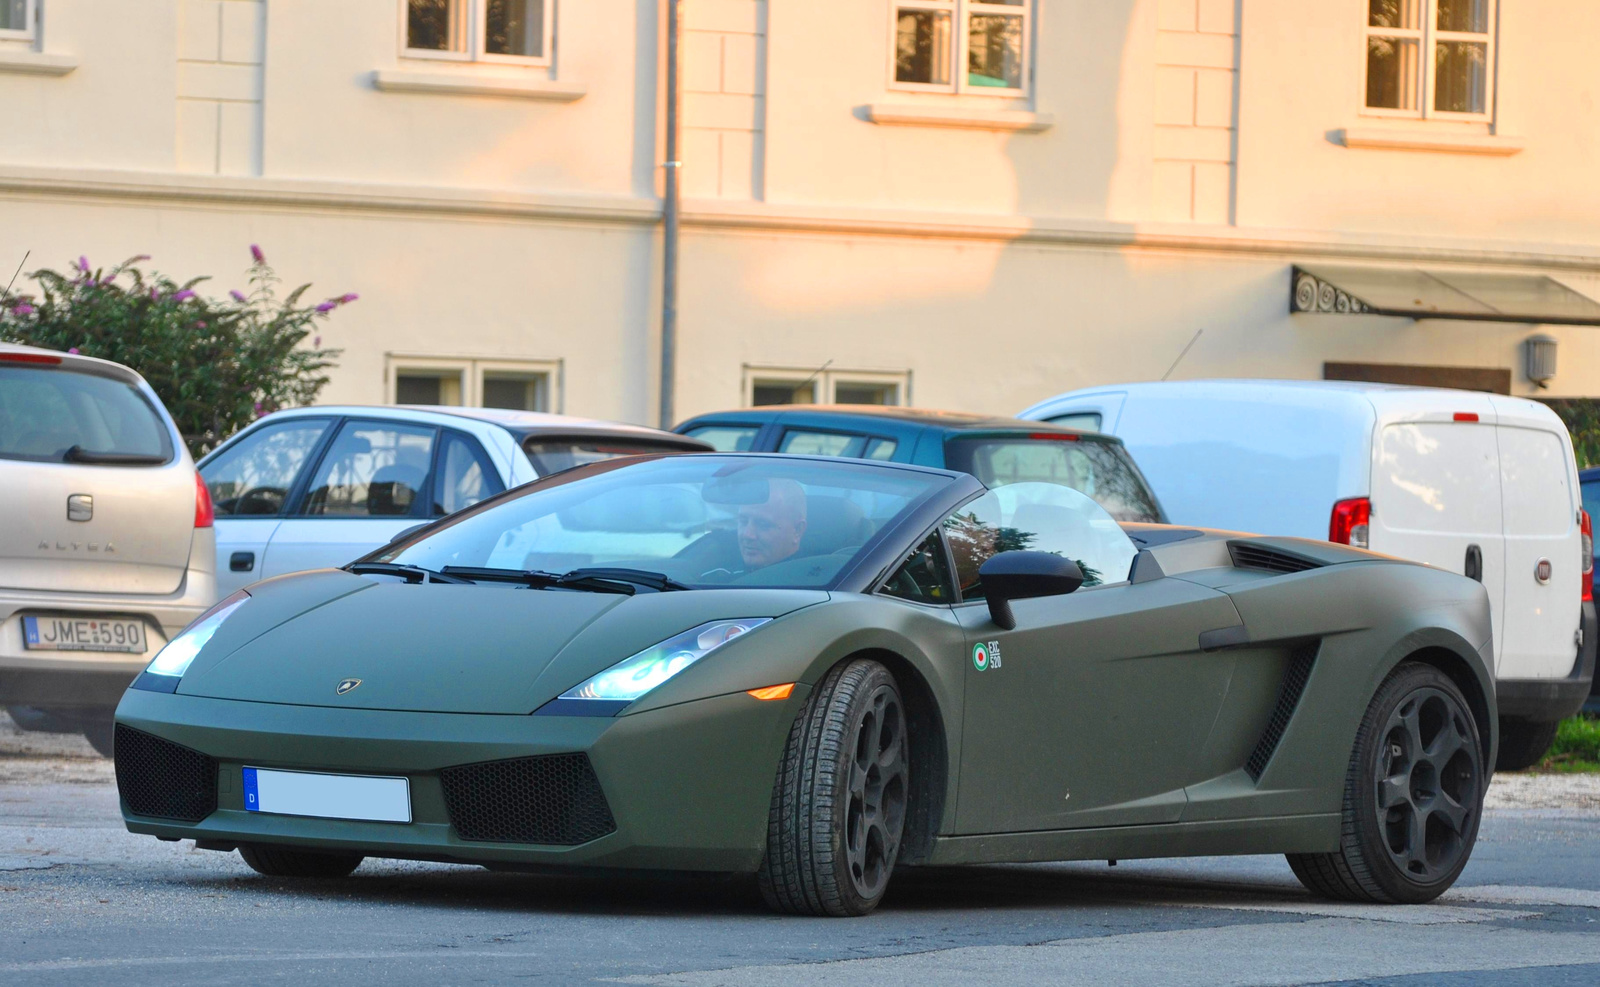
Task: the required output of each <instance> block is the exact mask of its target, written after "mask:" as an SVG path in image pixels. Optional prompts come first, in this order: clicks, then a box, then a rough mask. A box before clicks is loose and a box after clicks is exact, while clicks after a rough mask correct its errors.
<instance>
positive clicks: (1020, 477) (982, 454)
mask: <svg viewBox="0 0 1600 987" xmlns="http://www.w3.org/2000/svg"><path fill="white" fill-rule="evenodd" d="M945 462H946V465H948V466H949V467H950V469H954V470H962V471H964V472H967V473H971V474H972V475H973V476H976V477H977V478H978V479H980V480H982V481H983V485H984V486H986V487H988V488H989V489H991V490H993V489H995V488H996V487H1003V486H1006V485H1007V484H1011V483H1055V484H1059V485H1061V486H1064V487H1071V488H1072V489H1073V490H1076V491H1078V492H1079V493H1081V494H1085V495H1087V496H1088V497H1089V498H1091V499H1092V500H1094V502H1095V503H1097V504H1099V505H1100V506H1101V507H1103V508H1105V509H1106V512H1107V513H1108V514H1110V515H1111V516H1112V517H1114V518H1116V519H1117V520H1118V521H1152V522H1157V523H1159V522H1162V521H1164V520H1165V519H1164V518H1163V517H1162V516H1161V512H1160V510H1159V509H1158V508H1157V507H1156V499H1155V496H1154V495H1153V494H1151V493H1150V488H1149V487H1147V486H1145V482H1144V477H1142V476H1140V475H1139V470H1138V469H1137V468H1136V467H1135V466H1134V465H1133V460H1132V459H1131V458H1130V457H1129V456H1128V453H1127V450H1125V449H1124V448H1123V447H1122V446H1121V445H1120V444H1119V443H1115V442H1102V441H1098V440H1096V439H1091V438H1087V437H1080V436H1076V435H1072V434H1069V433H1061V434H1055V433H1047V434H1043V435H1040V436H1037V437H1033V438H1026V437H1023V436H1014V437H996V438H970V439H952V440H951V441H950V442H948V443H946V445H945Z"/></svg>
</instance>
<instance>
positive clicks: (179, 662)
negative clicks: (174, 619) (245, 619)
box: [145, 590, 250, 679]
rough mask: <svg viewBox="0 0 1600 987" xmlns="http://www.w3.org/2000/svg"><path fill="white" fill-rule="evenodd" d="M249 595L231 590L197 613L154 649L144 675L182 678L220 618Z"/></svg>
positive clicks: (215, 630) (241, 591) (242, 603)
mask: <svg viewBox="0 0 1600 987" xmlns="http://www.w3.org/2000/svg"><path fill="white" fill-rule="evenodd" d="M248 599H250V594H249V593H246V592H245V591H244V590H240V591H239V592H237V593H235V594H233V595H232V596H230V597H228V598H227V599H226V600H223V601H222V602H221V603H218V604H217V605H216V606H214V607H212V608H211V609H210V610H207V611H206V612H205V613H203V614H201V615H200V617H199V619H197V620H196V621H195V622H194V623H192V624H190V625H189V626H188V627H185V628H184V629H183V630H182V632H180V633H179V634H178V636H177V637H175V638H173V639H172V640H170V641H168V642H167V646H166V647H164V648H162V649H161V650H160V651H158V652H156V656H155V658H153V659H151V661H150V664H149V665H148V666H147V667H146V668H145V674H147V675H170V676H171V677H173V678H175V679H176V678H182V677H183V673H184V672H187V671H188V670H189V664H190V663H191V662H193V661H194V658H195V655H198V654H199V653H200V649H201V648H203V647H205V646H206V642H207V641H209V640H211V635H213V634H215V633H216V632H217V628H219V627H221V626H222V622H223V621H224V620H227V619H228V617H229V616H230V615H231V614H232V613H233V612H234V611H235V610H237V609H239V608H240V607H242V606H244V602H245V601H246V600H248Z"/></svg>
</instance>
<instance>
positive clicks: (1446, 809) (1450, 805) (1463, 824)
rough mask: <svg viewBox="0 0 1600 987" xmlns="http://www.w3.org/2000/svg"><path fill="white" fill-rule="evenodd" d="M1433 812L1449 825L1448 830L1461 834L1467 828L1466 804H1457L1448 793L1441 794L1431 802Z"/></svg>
mask: <svg viewBox="0 0 1600 987" xmlns="http://www.w3.org/2000/svg"><path fill="white" fill-rule="evenodd" d="M1433 814H1434V815H1435V816H1437V817H1438V818H1439V819H1440V820H1441V821H1442V822H1444V823H1445V824H1446V825H1448V826H1449V827H1450V831H1451V832H1452V833H1454V834H1455V835H1457V836H1461V835H1463V834H1464V833H1465V832H1466V829H1467V814H1468V810H1467V808H1466V806H1463V805H1459V804H1457V802H1456V801H1455V800H1454V799H1452V798H1451V797H1450V796H1448V795H1441V796H1440V797H1439V798H1438V799H1437V800H1436V801H1435V802H1434V804H1433Z"/></svg>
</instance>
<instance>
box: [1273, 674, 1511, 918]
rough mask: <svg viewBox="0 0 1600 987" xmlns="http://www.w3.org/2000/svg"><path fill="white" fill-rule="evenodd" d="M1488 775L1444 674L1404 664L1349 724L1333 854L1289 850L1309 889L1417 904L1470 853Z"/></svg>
mask: <svg viewBox="0 0 1600 987" xmlns="http://www.w3.org/2000/svg"><path fill="white" fill-rule="evenodd" d="M1487 786H1488V776H1487V773H1486V772H1485V771H1484V770H1483V745H1482V743H1481V742H1480V739H1479V736H1478V725H1477V723H1476V721H1474V720H1473V718H1472V711H1471V708H1470V707H1469V706H1468V705H1467V701H1466V698H1465V697H1464V696H1462V694H1461V690H1460V689H1458V688H1457V687H1456V684H1455V683H1454V682H1452V681H1451V680H1450V678H1449V676H1447V675H1445V674H1444V673H1443V672H1441V671H1439V670H1438V669H1437V668H1434V667H1433V666H1432V665H1424V664H1421V663H1419V662H1405V663H1403V664H1401V665H1400V667H1398V668H1396V669H1395V670H1394V672H1393V673H1392V674H1390V676H1389V677H1388V678H1387V679H1386V680H1384V683H1383V685H1381V686H1379V687H1378V693H1377V695H1376V696H1374V697H1373V698H1372V703H1371V705H1369V706H1368V707H1367V712H1366V715H1365V716H1364V717H1362V720H1361V727H1360V729H1358V730H1357V731H1356V742H1355V747H1354V749H1353V750H1352V751H1351V752H1350V767H1349V771H1348V772H1347V774H1346V776H1345V787H1344V810H1343V816H1344V819H1343V825H1342V827H1341V835H1340V839H1339V849H1338V850H1336V851H1334V852H1333V853H1299V854H1296V853H1291V854H1289V855H1288V858H1289V867H1290V869H1292V870H1293V871H1294V874H1295V877H1298V878H1299V879H1300V883H1302V884H1304V885H1305V886H1306V887H1307V888H1309V889H1310V890H1311V891H1312V892H1314V893H1316V894H1319V895H1322V896H1323V897H1327V898H1335V899H1338V900H1341V901H1375V902H1386V903H1397V904H1399V903H1403V904H1420V903H1422V902H1425V901H1432V900H1433V899H1434V898H1437V897H1438V896H1439V895H1441V894H1443V893H1444V892H1445V890H1446V889H1448V888H1449V887H1450V885H1451V884H1453V883H1455V880H1456V878H1457V877H1459V876H1460V874H1461V869H1462V868H1463V867H1465V866H1466V865H1467V860H1468V858H1470V857H1471V856H1472V847H1473V844H1474V843H1475V842H1476V841H1477V838H1478V823H1479V821H1480V819H1481V818H1482V815H1483V795H1484V791H1485V789H1486V788H1487Z"/></svg>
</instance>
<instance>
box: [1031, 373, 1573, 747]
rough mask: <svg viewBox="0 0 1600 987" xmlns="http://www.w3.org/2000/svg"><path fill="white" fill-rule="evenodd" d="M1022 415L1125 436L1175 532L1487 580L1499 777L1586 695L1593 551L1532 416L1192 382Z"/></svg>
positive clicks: (1369, 394) (1359, 391)
mask: <svg viewBox="0 0 1600 987" xmlns="http://www.w3.org/2000/svg"><path fill="white" fill-rule="evenodd" d="M1018 417H1020V418H1031V419H1035V420H1040V421H1051V422H1057V423H1060V424H1065V425H1074V426H1077V427H1080V428H1092V429H1098V430H1100V431H1104V432H1108V433H1110V434H1112V435H1116V436H1117V437H1119V438H1121V439H1122V441H1123V443H1124V444H1125V445H1126V446H1127V449H1128V451H1129V452H1130V453H1131V454H1132V455H1133V458H1134V460H1135V461H1136V462H1137V463H1138V464H1139V468H1140V469H1141V470H1142V471H1143V472H1144V475H1145V477H1146V478H1147V479H1148V480H1149V481H1150V485H1151V487H1152V488H1153V489H1154V490H1155V492H1156V496H1157V497H1158V498H1160V500H1161V506H1162V507H1163V508H1164V509H1165V510H1166V513H1167V516H1168V517H1169V518H1171V520H1172V522H1173V523H1174V524H1194V525H1204V526H1207V527H1213V528H1228V529H1234V530H1238V531H1251V532H1259V533H1262V534H1273V535H1298V536H1300V537H1304V538H1328V539H1330V540H1332V541H1339V542H1344V543H1347V544H1352V545H1358V546H1360V547H1363V548H1370V549H1372V550H1373V551H1375V552H1383V553H1385V554H1387V555H1396V556H1400V557H1402V558H1408V559H1415V560H1417V561H1419V562H1426V563H1428V564H1430V565H1434V566H1438V567H1440V568H1442V569H1450V570H1453V571H1455V572H1460V573H1463V574H1465V575H1468V576H1471V577H1472V578H1475V579H1477V580H1479V581H1480V582H1482V583H1483V586H1484V589H1486V590H1487V591H1488V594H1489V602H1490V605H1491V609H1492V611H1493V616H1494V657H1495V676H1496V679H1497V680H1498V688H1497V698H1498V700H1499V707H1500V717H1501V728H1502V732H1501V742H1500V757H1499V759H1498V765H1499V767H1501V768H1502V769H1510V768H1516V767H1526V766H1528V765H1530V764H1532V763H1534V762H1536V761H1537V760H1538V759H1539V758H1540V757H1542V756H1543V755H1544V752H1545V750H1546V749H1548V747H1549V745H1550V741H1551V739H1552V738H1553V737H1554V734H1555V724H1556V722H1557V721H1558V720H1560V719H1561V718H1563V717H1565V716H1569V715H1571V714H1572V713H1573V712H1575V711H1577V709H1578V708H1579V707H1581V706H1582V705H1583V702H1584V700H1585V698H1586V697H1587V696H1588V693H1589V684H1590V679H1591V678H1592V677H1593V674H1594V656H1595V637H1596V632H1595V609H1594V602H1593V599H1592V597H1593V592H1592V589H1591V583H1592V574H1591V570H1592V568H1593V559H1592V554H1591V549H1590V544H1591V540H1592V536H1591V534H1590V527H1589V520H1588V515H1587V514H1584V513H1583V512H1582V511H1581V508H1580V500H1579V491H1578V485H1577V465H1576V463H1575V461H1574V459H1573V454H1572V440H1571V438H1570V437H1569V436H1568V435H1567V430H1566V427H1565V426H1564V425H1563V424H1562V423H1561V420H1560V419H1559V418H1557V417H1556V415H1555V413H1554V412H1552V411H1551V410H1550V409H1549V408H1547V407H1545V406H1544V405H1542V404H1539V403H1538V402H1535V401H1528V400H1524V399H1522V398H1513V397H1505V396H1502V395H1498V394H1483V393H1478V392H1473V391H1452V390H1442V389H1436V388H1427V387H1395V386H1391V385H1386V384H1363V383H1344V382H1338V381H1269V380H1199V381H1174V382H1160V383H1143V384H1126V385H1117V386H1114V387H1100V388H1091V389H1087V390H1081V391H1072V392H1069V393H1067V394H1062V395H1059V396H1057V397H1054V398H1051V399H1050V400H1048V401H1044V402H1041V403H1040V404H1036V405H1034V406H1033V407H1031V408H1029V409H1027V410H1026V411H1024V412H1022V413H1021V414H1020V415H1019V416H1018Z"/></svg>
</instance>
